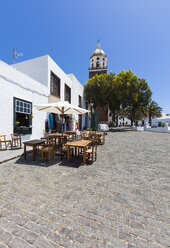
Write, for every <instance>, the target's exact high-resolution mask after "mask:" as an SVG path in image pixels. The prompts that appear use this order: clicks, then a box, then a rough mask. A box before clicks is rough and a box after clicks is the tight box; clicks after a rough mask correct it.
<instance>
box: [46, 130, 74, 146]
mask: <svg viewBox="0 0 170 248" xmlns="http://www.w3.org/2000/svg"><path fill="white" fill-rule="evenodd" d="M69 136H70V135H69V134H66V133H52V134H49V135H48V137H49V139H55V144H56V139H57V138H58V143H59V147H60V145H61V138H63V137H67V138H68V137H69Z"/></svg>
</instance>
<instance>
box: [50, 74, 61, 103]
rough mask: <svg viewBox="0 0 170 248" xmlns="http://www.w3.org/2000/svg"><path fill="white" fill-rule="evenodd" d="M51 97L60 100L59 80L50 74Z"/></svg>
mask: <svg viewBox="0 0 170 248" xmlns="http://www.w3.org/2000/svg"><path fill="white" fill-rule="evenodd" d="M51 95H54V96H56V97H58V98H60V78H59V77H57V76H56V75H55V74H54V73H53V72H51Z"/></svg>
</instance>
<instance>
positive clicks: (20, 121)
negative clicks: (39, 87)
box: [14, 97, 32, 134]
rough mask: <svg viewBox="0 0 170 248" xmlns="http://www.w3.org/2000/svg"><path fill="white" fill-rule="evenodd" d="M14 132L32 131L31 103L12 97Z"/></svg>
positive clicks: (24, 132) (27, 132)
mask: <svg viewBox="0 0 170 248" xmlns="http://www.w3.org/2000/svg"><path fill="white" fill-rule="evenodd" d="M14 133H20V134H31V133H32V103H31V102H28V101H25V100H22V99H18V98H15V97H14Z"/></svg>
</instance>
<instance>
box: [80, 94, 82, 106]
mask: <svg viewBox="0 0 170 248" xmlns="http://www.w3.org/2000/svg"><path fill="white" fill-rule="evenodd" d="M79 107H80V108H81V107H82V103H81V96H79Z"/></svg>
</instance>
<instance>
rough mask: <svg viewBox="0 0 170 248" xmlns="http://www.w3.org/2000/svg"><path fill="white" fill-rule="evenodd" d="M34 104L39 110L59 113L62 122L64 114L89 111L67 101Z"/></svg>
mask: <svg viewBox="0 0 170 248" xmlns="http://www.w3.org/2000/svg"><path fill="white" fill-rule="evenodd" d="M34 106H35V107H36V108H37V109H38V110H39V111H46V112H48V113H54V114H60V115H61V116H62V123H63V120H64V115H65V114H85V113H89V112H90V111H89V110H87V109H84V108H80V107H77V106H75V105H72V104H70V103H69V102H67V101H58V102H53V103H45V104H39V105H34Z"/></svg>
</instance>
